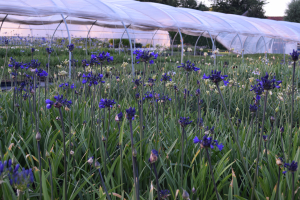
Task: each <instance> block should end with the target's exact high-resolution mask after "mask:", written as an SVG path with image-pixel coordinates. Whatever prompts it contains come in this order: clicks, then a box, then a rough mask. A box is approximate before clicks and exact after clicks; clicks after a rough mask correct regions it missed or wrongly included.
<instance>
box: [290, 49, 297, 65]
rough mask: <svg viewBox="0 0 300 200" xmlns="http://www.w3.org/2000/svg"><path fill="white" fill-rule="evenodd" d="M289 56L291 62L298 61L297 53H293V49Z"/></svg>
mask: <svg viewBox="0 0 300 200" xmlns="http://www.w3.org/2000/svg"><path fill="white" fill-rule="evenodd" d="M290 55H291V57H292V60H293V61H294V62H296V61H297V60H298V58H299V53H298V51H297V50H296V51H295V50H294V49H293V52H292V53H290Z"/></svg>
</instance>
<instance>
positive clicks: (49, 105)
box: [45, 95, 73, 109]
mask: <svg viewBox="0 0 300 200" xmlns="http://www.w3.org/2000/svg"><path fill="white" fill-rule="evenodd" d="M54 99H55V100H56V102H55V103H54V102H53V101H51V100H50V99H46V101H45V103H46V107H47V109H50V108H52V106H54V107H55V108H61V107H62V106H67V107H70V106H71V105H72V103H73V102H72V101H71V100H69V101H68V100H67V99H63V95H57V96H54Z"/></svg>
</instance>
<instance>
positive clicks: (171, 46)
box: [171, 32, 178, 56]
mask: <svg viewBox="0 0 300 200" xmlns="http://www.w3.org/2000/svg"><path fill="white" fill-rule="evenodd" d="M177 34H178V32H177V33H176V34H175V36H174V38H173V40H172V44H171V47H172V56H173V45H174V40H175V38H176V36H177Z"/></svg>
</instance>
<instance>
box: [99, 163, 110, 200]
mask: <svg viewBox="0 0 300 200" xmlns="http://www.w3.org/2000/svg"><path fill="white" fill-rule="evenodd" d="M98 171H99V175H100V178H101V183H102V187H103V189H104V191H105V194H106V197H107V199H108V200H110V196H109V193H108V191H107V189H106V187H105V183H104V180H103V176H102V174H101V170H100V168H98Z"/></svg>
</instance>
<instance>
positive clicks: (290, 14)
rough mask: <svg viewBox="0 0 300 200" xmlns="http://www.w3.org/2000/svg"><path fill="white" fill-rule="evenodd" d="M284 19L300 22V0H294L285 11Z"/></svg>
mask: <svg viewBox="0 0 300 200" xmlns="http://www.w3.org/2000/svg"><path fill="white" fill-rule="evenodd" d="M284 20H285V21H289V22H298V23H300V0H292V2H291V3H290V4H289V5H288V8H287V9H286V11H285V16H284Z"/></svg>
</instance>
